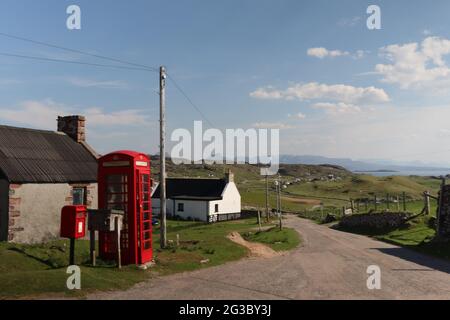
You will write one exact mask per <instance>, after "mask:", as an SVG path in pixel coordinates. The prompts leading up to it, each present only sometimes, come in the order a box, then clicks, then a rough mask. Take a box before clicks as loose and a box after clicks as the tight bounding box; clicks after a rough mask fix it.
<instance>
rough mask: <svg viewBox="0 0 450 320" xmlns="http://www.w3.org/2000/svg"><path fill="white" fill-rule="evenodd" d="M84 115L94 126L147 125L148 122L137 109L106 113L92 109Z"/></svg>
mask: <svg viewBox="0 0 450 320" xmlns="http://www.w3.org/2000/svg"><path fill="white" fill-rule="evenodd" d="M84 114H85V116H86V120H87V121H88V123H89V124H90V125H94V126H113V125H114V126H117V125H119V126H120V125H146V124H147V122H148V120H147V117H146V116H145V115H143V114H142V110H137V109H128V110H122V111H114V112H111V113H105V112H104V111H103V110H102V109H100V108H90V109H87V110H86V111H85V112H84Z"/></svg>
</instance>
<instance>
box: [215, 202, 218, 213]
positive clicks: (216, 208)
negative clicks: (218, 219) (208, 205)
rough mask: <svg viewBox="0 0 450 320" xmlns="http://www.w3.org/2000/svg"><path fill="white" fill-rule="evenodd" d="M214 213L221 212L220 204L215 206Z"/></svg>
mask: <svg viewBox="0 0 450 320" xmlns="http://www.w3.org/2000/svg"><path fill="white" fill-rule="evenodd" d="M214 212H215V213H218V212H219V204H216V205H215V206H214Z"/></svg>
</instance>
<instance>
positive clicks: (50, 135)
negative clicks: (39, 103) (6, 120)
mask: <svg viewBox="0 0 450 320" xmlns="http://www.w3.org/2000/svg"><path fill="white" fill-rule="evenodd" d="M0 174H3V175H4V176H5V178H6V179H7V180H8V181H9V182H11V183H77V182H96V181H97V160H96V158H95V157H94V156H93V155H92V153H90V152H89V151H88V150H87V149H86V148H85V147H84V146H83V145H81V144H79V143H77V142H75V141H74V140H72V139H71V138H70V137H69V136H67V135H65V134H63V133H59V132H53V131H44V130H34V129H25V128H16V127H9V126H0Z"/></svg>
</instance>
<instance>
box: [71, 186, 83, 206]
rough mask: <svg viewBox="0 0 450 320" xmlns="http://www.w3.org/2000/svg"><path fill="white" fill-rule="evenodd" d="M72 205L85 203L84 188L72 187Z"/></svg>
mask: <svg viewBox="0 0 450 320" xmlns="http://www.w3.org/2000/svg"><path fill="white" fill-rule="evenodd" d="M72 197H73V205H75V206H81V205H85V204H86V188H73V192H72Z"/></svg>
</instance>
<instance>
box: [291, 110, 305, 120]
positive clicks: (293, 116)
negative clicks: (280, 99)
mask: <svg viewBox="0 0 450 320" xmlns="http://www.w3.org/2000/svg"><path fill="white" fill-rule="evenodd" d="M288 117H289V118H292V119H299V120H302V119H306V115H305V114H303V113H301V112H299V113H296V114H289V115H288Z"/></svg>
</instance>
